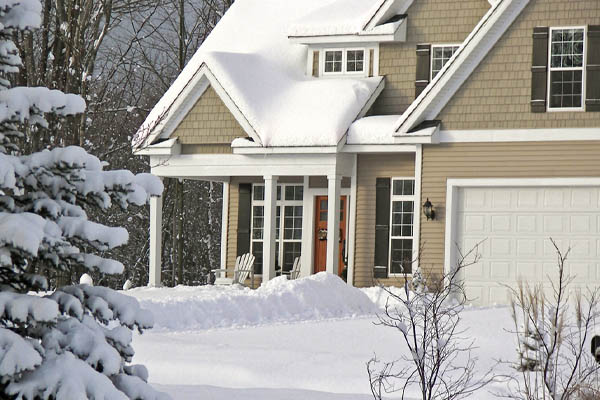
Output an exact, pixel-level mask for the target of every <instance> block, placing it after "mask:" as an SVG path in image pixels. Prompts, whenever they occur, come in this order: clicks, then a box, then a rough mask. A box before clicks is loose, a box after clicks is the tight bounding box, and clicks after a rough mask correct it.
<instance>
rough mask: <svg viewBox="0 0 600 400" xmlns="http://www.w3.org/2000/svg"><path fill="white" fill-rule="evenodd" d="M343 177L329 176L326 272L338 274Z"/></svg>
mask: <svg viewBox="0 0 600 400" xmlns="http://www.w3.org/2000/svg"><path fill="white" fill-rule="evenodd" d="M341 186H342V177H341V175H328V176H327V267H326V271H327V272H329V273H332V274H335V275H337V274H338V266H339V260H340V243H339V242H340V192H341Z"/></svg>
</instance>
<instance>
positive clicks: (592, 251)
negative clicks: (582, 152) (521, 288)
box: [455, 187, 600, 305]
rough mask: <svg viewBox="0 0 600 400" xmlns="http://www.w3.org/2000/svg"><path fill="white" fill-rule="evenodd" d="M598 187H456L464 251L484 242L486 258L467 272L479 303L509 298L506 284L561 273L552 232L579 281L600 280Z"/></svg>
mask: <svg viewBox="0 0 600 400" xmlns="http://www.w3.org/2000/svg"><path fill="white" fill-rule="evenodd" d="M599 192H600V190H599V188H597V187H593V188H590V187H577V188H570V187H547V188H543V187H542V188H531V187H529V188H523V187H520V188H519V187H513V188H506V187H503V188H489V187H488V188H485V187H481V188H464V189H460V190H459V191H458V193H457V200H458V201H457V209H456V214H455V215H456V221H457V225H456V231H455V233H456V239H455V241H456V242H457V243H459V244H460V246H461V248H462V251H463V252H466V251H469V250H470V249H471V248H473V246H475V245H476V244H477V243H479V242H481V241H482V240H483V243H481V244H480V248H479V254H480V255H481V260H480V262H479V263H478V264H476V265H472V266H469V267H468V268H467V270H466V271H465V274H464V277H465V278H464V279H465V289H466V291H467V293H468V296H469V297H471V298H474V297H476V298H477V299H478V300H476V301H474V303H476V304H486V305H487V304H493V303H499V304H508V302H509V300H510V299H509V297H507V289H506V287H505V286H504V285H502V284H501V283H504V284H506V285H509V286H510V287H513V288H516V287H517V285H518V284H517V282H519V281H520V280H523V281H524V282H526V283H527V284H529V285H530V286H534V285H544V287H546V289H545V290H549V291H550V292H551V291H552V286H551V285H549V284H548V277H550V278H551V279H554V280H557V279H558V268H557V263H556V261H557V258H556V250H555V249H554V246H553V245H552V243H551V242H550V240H549V238H550V237H552V238H553V240H554V241H555V242H556V244H557V246H558V247H559V248H560V249H561V250H562V251H563V252H564V251H566V250H567V249H568V248H569V247H571V252H570V254H569V258H568V260H567V273H569V274H570V275H571V276H573V279H574V285H575V286H577V287H582V286H585V285H590V284H591V285H596V284H597V283H598V282H600V261H599V260H598V258H600V195H599Z"/></svg>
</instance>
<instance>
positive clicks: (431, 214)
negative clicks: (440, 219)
mask: <svg viewBox="0 0 600 400" xmlns="http://www.w3.org/2000/svg"><path fill="white" fill-rule="evenodd" d="M423 214H425V216H426V217H427V221H429V220H430V219H431V220H434V219H435V210H434V209H433V204H431V202H430V201H429V198H427V201H426V202H425V203H424V204H423Z"/></svg>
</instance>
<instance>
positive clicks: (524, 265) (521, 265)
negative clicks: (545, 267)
mask: <svg viewBox="0 0 600 400" xmlns="http://www.w3.org/2000/svg"><path fill="white" fill-rule="evenodd" d="M516 264H517V271H516V273H517V280H520V279H535V277H537V276H539V275H540V272H541V266H540V264H539V263H535V262H517V263H516Z"/></svg>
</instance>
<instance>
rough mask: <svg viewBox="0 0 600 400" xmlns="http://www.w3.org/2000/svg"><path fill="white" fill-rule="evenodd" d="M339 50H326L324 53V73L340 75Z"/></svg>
mask: <svg viewBox="0 0 600 400" xmlns="http://www.w3.org/2000/svg"><path fill="white" fill-rule="evenodd" d="M343 54H344V52H343V51H341V50H328V51H326V52H325V73H326V74H330V73H341V72H342V65H343V61H342V58H343Z"/></svg>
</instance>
